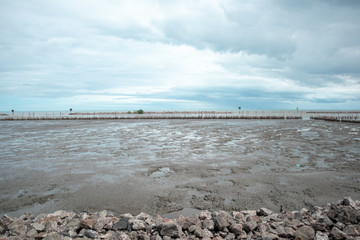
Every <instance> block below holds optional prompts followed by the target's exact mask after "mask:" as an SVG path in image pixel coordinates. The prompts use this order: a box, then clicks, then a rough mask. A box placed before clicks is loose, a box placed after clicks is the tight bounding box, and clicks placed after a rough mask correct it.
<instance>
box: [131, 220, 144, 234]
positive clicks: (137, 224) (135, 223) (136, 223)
mask: <svg viewBox="0 0 360 240" xmlns="http://www.w3.org/2000/svg"><path fill="white" fill-rule="evenodd" d="M131 228H132V229H133V230H135V231H138V230H143V231H145V230H146V225H145V222H144V221H143V220H139V219H134V220H132V221H131Z"/></svg>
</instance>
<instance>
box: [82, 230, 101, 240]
mask: <svg viewBox="0 0 360 240" xmlns="http://www.w3.org/2000/svg"><path fill="white" fill-rule="evenodd" d="M84 236H86V237H88V238H91V239H99V238H100V235H99V233H97V232H96V231H94V230H90V229H88V230H86V231H85V233H84Z"/></svg>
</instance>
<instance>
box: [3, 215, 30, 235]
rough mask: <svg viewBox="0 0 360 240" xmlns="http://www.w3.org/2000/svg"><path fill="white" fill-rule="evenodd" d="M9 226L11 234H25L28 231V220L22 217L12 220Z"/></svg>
mask: <svg viewBox="0 0 360 240" xmlns="http://www.w3.org/2000/svg"><path fill="white" fill-rule="evenodd" d="M7 228H8V229H9V232H10V235H11V236H19V235H20V236H24V235H25V234H26V232H27V226H26V222H25V221H24V220H20V219H17V220H15V221H13V222H11V223H10V225H9V226H8V227H7Z"/></svg>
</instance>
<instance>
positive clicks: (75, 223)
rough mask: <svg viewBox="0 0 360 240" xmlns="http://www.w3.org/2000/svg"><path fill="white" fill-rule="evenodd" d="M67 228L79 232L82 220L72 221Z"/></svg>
mask: <svg viewBox="0 0 360 240" xmlns="http://www.w3.org/2000/svg"><path fill="white" fill-rule="evenodd" d="M66 227H67V228H68V229H70V230H74V231H76V230H78V229H79V228H80V219H78V218H76V219H71V220H70V221H68V223H67V224H66Z"/></svg>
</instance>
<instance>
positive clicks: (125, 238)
mask: <svg viewBox="0 0 360 240" xmlns="http://www.w3.org/2000/svg"><path fill="white" fill-rule="evenodd" d="M115 239H119V240H131V238H130V237H129V235H127V234H126V233H124V232H117V233H116V238H115Z"/></svg>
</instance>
